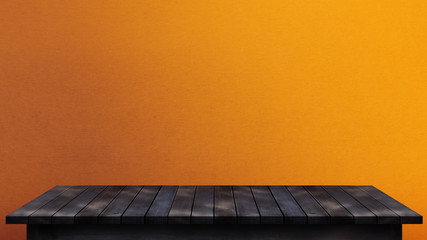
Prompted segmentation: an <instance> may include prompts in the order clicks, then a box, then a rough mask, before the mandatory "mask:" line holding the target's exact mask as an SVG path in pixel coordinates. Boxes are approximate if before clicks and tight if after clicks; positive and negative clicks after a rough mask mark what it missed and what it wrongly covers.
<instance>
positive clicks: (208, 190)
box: [191, 186, 214, 224]
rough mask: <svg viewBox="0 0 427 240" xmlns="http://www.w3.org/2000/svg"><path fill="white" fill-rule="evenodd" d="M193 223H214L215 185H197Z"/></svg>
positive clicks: (192, 216)
mask: <svg viewBox="0 0 427 240" xmlns="http://www.w3.org/2000/svg"><path fill="white" fill-rule="evenodd" d="M191 223H192V224H213V223H214V187H213V186H197V188H196V195H195V196H194V204H193V211H192V213H191Z"/></svg>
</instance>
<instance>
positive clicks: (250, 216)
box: [232, 186, 260, 224]
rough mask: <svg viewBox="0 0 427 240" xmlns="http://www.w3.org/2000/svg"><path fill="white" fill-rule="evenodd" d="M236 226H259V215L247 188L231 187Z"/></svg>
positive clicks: (250, 192)
mask: <svg viewBox="0 0 427 240" xmlns="http://www.w3.org/2000/svg"><path fill="white" fill-rule="evenodd" d="M232 188H233V194H234V201H235V204H236V213H237V223H238V224H259V223H260V215H259V212H258V208H257V206H256V203H255V199H254V197H253V195H252V191H251V189H250V187H249V186H233V187H232Z"/></svg>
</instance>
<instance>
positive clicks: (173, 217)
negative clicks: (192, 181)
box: [168, 186, 196, 224]
mask: <svg viewBox="0 0 427 240" xmlns="http://www.w3.org/2000/svg"><path fill="white" fill-rule="evenodd" d="M195 192H196V186H179V188H178V192H177V193H176V196H175V200H174V201H173V204H172V208H171V210H170V212H169V217H168V223H169V224H190V222H191V221H190V220H191V211H192V208H193V202H194V194H195Z"/></svg>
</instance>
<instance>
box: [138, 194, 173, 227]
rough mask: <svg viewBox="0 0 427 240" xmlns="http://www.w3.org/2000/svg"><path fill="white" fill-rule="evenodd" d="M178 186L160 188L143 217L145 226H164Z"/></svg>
mask: <svg viewBox="0 0 427 240" xmlns="http://www.w3.org/2000/svg"><path fill="white" fill-rule="evenodd" d="M177 190H178V186H162V187H161V188H160V191H159V193H158V194H157V196H156V198H155V199H154V201H153V204H152V205H151V207H150V209H149V210H148V212H147V215H146V216H145V223H147V224H166V223H167V222H168V216H169V211H170V209H171V207H172V202H173V200H174V198H175V195H176V192H177Z"/></svg>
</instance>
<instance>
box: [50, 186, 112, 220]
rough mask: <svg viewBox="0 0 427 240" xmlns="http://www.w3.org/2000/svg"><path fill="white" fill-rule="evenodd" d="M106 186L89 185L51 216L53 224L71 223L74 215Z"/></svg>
mask: <svg viewBox="0 0 427 240" xmlns="http://www.w3.org/2000/svg"><path fill="white" fill-rule="evenodd" d="M106 187H107V186H89V187H88V188H87V189H86V190H85V191H84V192H83V193H81V194H80V195H79V196H77V197H76V198H74V199H73V200H72V201H71V202H69V203H68V204H67V205H65V206H64V207H63V208H62V209H61V210H59V211H58V212H56V213H55V214H54V215H53V216H52V223H53V224H73V223H74V217H75V216H76V215H77V213H79V212H80V211H81V210H82V209H83V208H84V207H86V205H88V204H89V203H90V202H91V201H92V200H93V199H94V198H95V197H96V196H98V194H99V193H101V192H102V191H103V190H104V189H105V188H106Z"/></svg>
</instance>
